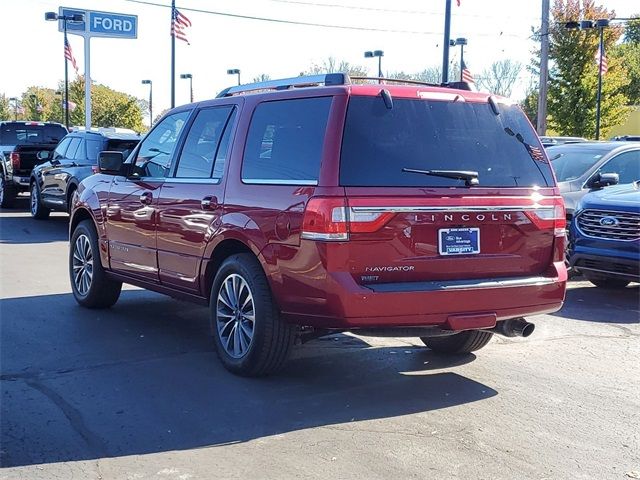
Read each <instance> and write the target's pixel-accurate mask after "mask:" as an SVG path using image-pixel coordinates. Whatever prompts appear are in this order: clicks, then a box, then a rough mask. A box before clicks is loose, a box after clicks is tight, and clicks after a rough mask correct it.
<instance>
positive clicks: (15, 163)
mask: <svg viewBox="0 0 640 480" xmlns="http://www.w3.org/2000/svg"><path fill="white" fill-rule="evenodd" d="M9 157H10V158H11V166H12V167H13V169H14V170H20V154H19V153H18V152H11V155H9Z"/></svg>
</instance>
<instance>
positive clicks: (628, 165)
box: [600, 150, 640, 184]
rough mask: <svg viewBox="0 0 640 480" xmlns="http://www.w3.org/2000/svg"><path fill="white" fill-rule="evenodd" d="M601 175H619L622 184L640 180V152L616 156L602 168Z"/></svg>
mask: <svg viewBox="0 0 640 480" xmlns="http://www.w3.org/2000/svg"><path fill="white" fill-rule="evenodd" d="M600 173H617V174H618V175H619V176H620V182H619V183H621V184H622V183H631V182H635V181H636V180H640V150H635V151H632V152H624V153H621V154H620V155H616V156H615V157H613V158H612V159H611V160H609V161H608V162H607V163H605V164H604V165H603V166H602V168H601V169H600Z"/></svg>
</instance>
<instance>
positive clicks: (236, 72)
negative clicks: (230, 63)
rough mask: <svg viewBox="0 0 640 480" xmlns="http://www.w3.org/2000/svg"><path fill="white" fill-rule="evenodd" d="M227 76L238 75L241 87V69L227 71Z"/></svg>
mask: <svg viewBox="0 0 640 480" xmlns="http://www.w3.org/2000/svg"><path fill="white" fill-rule="evenodd" d="M227 75H237V76H238V85H240V69H239V68H230V69H229V70H227Z"/></svg>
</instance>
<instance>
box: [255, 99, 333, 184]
mask: <svg viewBox="0 0 640 480" xmlns="http://www.w3.org/2000/svg"><path fill="white" fill-rule="evenodd" d="M331 100H332V97H315V98H302V99H294V100H278V101H273V102H265V103H262V104H260V105H258V106H257V107H256V110H255V113H254V114H253V117H252V119H251V126H250V127H249V133H248V135H247V145H246V148H245V151H244V159H243V162H242V180H243V181H244V182H246V183H291V184H314V183H317V181H318V174H319V171H320V159H321V157H322V146H323V144H324V135H325V131H326V128H327V119H328V117H329V108H330V107H331Z"/></svg>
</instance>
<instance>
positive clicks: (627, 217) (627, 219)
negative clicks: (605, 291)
mask: <svg viewBox="0 0 640 480" xmlns="http://www.w3.org/2000/svg"><path fill="white" fill-rule="evenodd" d="M570 239H571V245H570V258H569V263H570V264H571V267H573V268H574V269H575V270H576V271H577V272H579V273H582V274H583V275H584V276H585V277H586V279H587V280H589V281H590V282H591V283H593V284H594V285H596V286H598V287H602V288H624V287H626V286H627V285H628V284H629V282H640V182H633V183H628V184H624V185H617V186H614V187H607V188H605V189H603V190H599V191H596V192H592V193H589V194H587V195H585V196H584V197H583V198H582V200H581V201H580V203H579V204H578V208H577V209H576V213H575V215H574V217H573V221H572V222H571V232H570Z"/></svg>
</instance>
